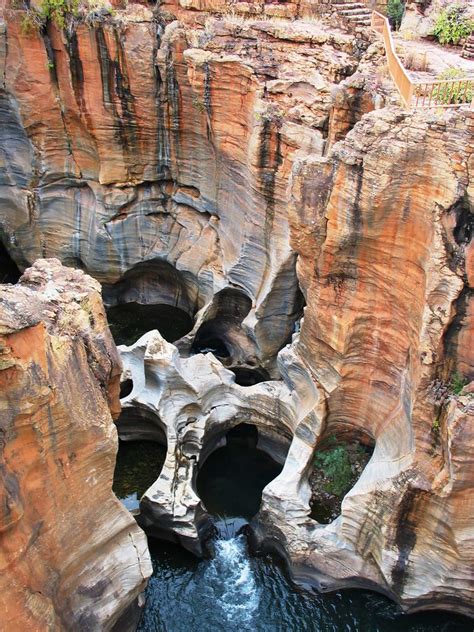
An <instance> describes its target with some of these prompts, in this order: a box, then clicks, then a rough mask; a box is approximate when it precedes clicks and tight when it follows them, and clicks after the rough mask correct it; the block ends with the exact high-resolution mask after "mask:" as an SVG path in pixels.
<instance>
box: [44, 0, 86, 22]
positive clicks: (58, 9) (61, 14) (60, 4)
mask: <svg viewBox="0 0 474 632" xmlns="http://www.w3.org/2000/svg"><path fill="white" fill-rule="evenodd" d="M78 8H79V0H43V2H42V4H41V11H40V13H41V16H42V17H43V19H44V20H45V21H47V20H51V21H52V22H54V23H55V24H56V26H57V27H58V28H60V29H63V28H64V27H65V26H66V17H67V16H68V15H77V12H78Z"/></svg>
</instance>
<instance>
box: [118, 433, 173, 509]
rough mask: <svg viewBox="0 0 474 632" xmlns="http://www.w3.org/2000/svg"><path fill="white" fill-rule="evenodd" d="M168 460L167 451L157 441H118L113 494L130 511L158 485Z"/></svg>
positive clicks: (136, 507) (137, 506)
mask: <svg viewBox="0 0 474 632" xmlns="http://www.w3.org/2000/svg"><path fill="white" fill-rule="evenodd" d="M165 458H166V447H165V446H164V445H161V444H160V443H157V442H156V441H119V449H118V453H117V461H116V464H115V472H114V481H113V490H114V492H115V495H116V496H117V498H118V499H119V500H120V501H121V502H122V504H123V505H125V507H126V508H127V509H128V510H129V511H137V510H138V509H139V505H140V498H141V497H142V496H143V494H144V493H145V492H146V490H147V489H148V488H149V487H150V486H151V485H152V484H153V483H154V482H155V481H156V479H157V478H158V477H159V475H160V472H161V470H162V468H163V464H164V462H165Z"/></svg>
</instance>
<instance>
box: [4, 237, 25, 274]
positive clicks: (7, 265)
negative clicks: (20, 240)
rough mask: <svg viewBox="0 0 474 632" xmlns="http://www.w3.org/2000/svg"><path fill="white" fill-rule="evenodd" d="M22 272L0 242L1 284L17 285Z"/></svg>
mask: <svg viewBox="0 0 474 632" xmlns="http://www.w3.org/2000/svg"><path fill="white" fill-rule="evenodd" d="M20 277H21V272H20V270H19V268H18V266H17V265H16V263H15V262H14V261H13V259H12V258H11V257H10V254H9V253H8V250H7V249H6V248H5V246H4V244H3V242H2V241H0V283H17V281H18V279H19V278H20Z"/></svg>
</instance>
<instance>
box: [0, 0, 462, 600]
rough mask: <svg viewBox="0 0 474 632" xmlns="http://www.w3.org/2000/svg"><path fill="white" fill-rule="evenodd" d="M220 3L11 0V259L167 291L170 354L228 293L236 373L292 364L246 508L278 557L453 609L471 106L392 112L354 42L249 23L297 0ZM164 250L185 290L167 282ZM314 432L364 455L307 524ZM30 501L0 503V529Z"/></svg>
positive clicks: (3, 202) (219, 314) (2, 97)
mask: <svg viewBox="0 0 474 632" xmlns="http://www.w3.org/2000/svg"><path fill="white" fill-rule="evenodd" d="M222 4H223V3H221V2H218V1H216V2H214V1H211V0H210V1H209V2H208V1H206V0H189V1H188V0H181V1H180V2H175V1H170V2H165V3H161V10H162V11H161V13H160V12H159V13H157V14H156V15H155V16H153V14H152V13H151V11H150V10H148V9H147V8H146V7H143V6H137V5H131V6H130V8H129V9H128V10H127V11H118V12H117V14H116V15H115V16H109V17H107V18H104V19H103V20H101V21H99V22H98V23H97V24H95V25H93V26H91V27H90V28H89V27H87V26H86V25H84V24H81V25H79V26H78V27H77V28H76V29H75V30H72V31H65V32H59V31H58V29H56V28H55V27H54V26H53V25H51V24H50V25H49V26H48V29H47V34H46V35H45V36H42V35H40V34H37V33H36V34H35V33H33V34H29V35H28V36H26V35H24V34H22V33H21V30H20V28H19V16H18V14H17V13H18V12H14V11H12V12H10V13H8V14H7V13H5V25H4V27H3V29H0V60H1V65H0V68H1V69H2V70H3V73H0V76H2V77H4V81H3V84H2V87H1V89H0V120H2V121H3V122H5V124H4V125H3V126H2V127H0V148H1V150H2V154H1V155H2V156H4V159H3V160H4V162H3V163H2V177H3V179H2V180H1V181H0V225H1V230H2V232H1V236H2V240H3V241H4V243H5V246H6V248H7V249H8V251H9V252H10V253H11V255H12V257H14V258H15V260H16V261H17V263H18V264H19V265H20V267H22V268H23V267H25V266H26V265H27V264H29V263H31V262H33V261H34V260H35V259H36V258H38V257H44V256H55V257H58V258H59V259H60V260H61V261H63V262H64V263H67V264H69V265H73V266H76V267H80V268H83V269H85V270H86V271H88V272H89V273H90V274H91V275H92V276H93V277H95V278H96V279H98V280H99V281H101V282H103V283H104V296H105V294H106V291H107V296H109V295H110V296H113V295H114V291H115V289H116V288H117V285H116V284H117V282H119V281H120V282H123V280H124V279H126V278H132V277H133V278H134V279H135V280H136V285H135V286H133V284H132V286H131V287H130V288H127V291H128V292H129V295H130V296H132V297H135V299H137V300H139V301H142V302H145V303H146V302H147V301H151V298H150V297H151V295H152V292H151V290H149V289H147V288H149V287H151V286H153V288H152V289H153V296H154V299H153V300H154V301H155V302H160V300H161V301H163V302H165V303H166V302H168V303H171V302H173V304H175V305H177V304H178V301H179V300H182V297H183V296H184V297H185V299H186V300H185V301H184V300H183V304H184V303H185V304H186V309H187V310H188V313H189V315H190V316H191V317H192V318H193V319H194V328H193V331H192V332H191V333H190V334H189V336H188V337H186V338H185V339H184V341H183V340H182V341H181V342H180V349H181V351H182V352H183V353H187V352H189V349H190V348H191V346H192V344H193V342H195V340H196V338H197V334H198V333H199V331H201V327H205V326H206V324H207V325H209V323H211V322H214V321H219V322H221V321H224V322H226V319H227V320H228V319H229V313H228V311H229V308H228V306H229V305H230V306H231V307H232V309H233V310H234V312H238V316H239V318H237V319H235V320H237V321H238V322H237V324H235V326H234V330H233V331H232V332H231V334H229V336H228V339H226V342H229V346H234V347H240V349H239V353H235V355H236V356H237V359H238V362H237V364H238V365H239V367H240V368H242V367H244V368H245V369H251V368H255V366H257V365H259V366H260V368H263V369H265V370H266V371H268V373H269V374H270V375H271V376H272V377H274V378H276V379H279V378H281V377H282V376H283V377H284V379H285V385H287V386H288V388H289V389H290V391H291V393H292V394H291V396H289V397H288V398H287V401H286V400H285V403H288V401H290V402H294V401H297V402H298V406H296V405H295V409H297V410H296V412H294V411H293V412H294V419H292V421H294V425H293V426H292V428H293V429H294V438H293V442H292V445H291V447H290V451H289V456H288V460H287V464H288V465H287V466H285V469H284V471H283V473H282V475H281V476H282V478H280V479H279V481H280V482H279V484H275V486H274V487H273V488H272V487H270V488H269V490H267V492H266V494H264V502H263V510H262V516H261V518H262V520H261V522H262V524H263V523H264V522H265V520H266V521H267V524H268V521H270V522H271V524H272V525H277V526H278V528H279V529H280V530H281V532H282V533H283V534H284V536H285V547H286V550H287V552H288V555H289V558H290V560H291V561H292V562H293V569H294V570H295V572H296V573H297V572H298V571H301V573H302V574H303V575H304V576H305V578H306V579H307V578H308V576H311V573H313V574H314V576H316V577H322V576H324V578H325V581H324V583H325V586H326V588H327V587H331V586H332V587H337V586H346V585H358V586H371V587H377V588H378V589H379V590H381V591H383V592H385V593H387V594H389V595H390V596H392V597H393V598H395V599H397V600H398V601H399V602H401V603H402V604H403V605H404V606H406V607H407V608H411V609H417V608H423V607H441V606H443V607H450V608H455V609H458V610H460V611H463V612H466V611H467V607H468V606H467V605H466V604H468V603H469V600H471V599H472V583H471V579H470V568H471V567H472V563H473V552H472V551H473V538H474V536H473V533H472V529H471V528H470V527H469V525H468V519H469V516H470V515H472V507H470V506H469V503H468V497H469V491H470V488H472V485H473V473H472V467H471V466H470V462H469V457H468V456H467V454H468V453H467V451H466V448H465V447H464V446H468V445H470V443H471V441H472V436H471V435H472V430H471V425H472V395H471V394H469V393H465V394H463V395H462V396H461V397H460V398H458V397H457V396H455V395H454V394H453V393H449V386H448V385H449V382H450V380H451V379H452V377H453V374H454V373H455V372H456V371H460V372H461V373H462V375H463V376H464V378H465V379H466V380H469V379H472V378H473V377H474V374H473V362H474V352H473V347H472V344H471V339H472V330H473V316H472V314H473V308H472V283H473V265H472V261H473V256H472V252H473V251H472V240H471V237H472V210H473V199H474V190H473V180H472V173H474V164H473V158H472V152H471V147H472V145H473V138H474V118H473V114H472V112H470V111H468V110H467V109H462V110H459V111H452V112H446V113H444V114H442V113H434V112H433V113H425V114H423V113H416V114H415V113H412V114H408V113H406V112H404V111H402V110H401V109H400V108H399V107H397V101H396V96H394V94H393V91H391V89H390V87H388V88H387V87H386V85H385V83H384V81H383V80H381V79H380V68H381V66H382V65H383V63H384V62H383V59H382V58H381V56H380V47H378V46H377V45H374V46H372V47H371V48H370V49H369V50H367V51H366V49H367V46H368V40H369V39H370V35H367V37H366V38H365V39H364V38H362V39H358V38H354V37H352V36H351V35H348V34H346V33H343V32H340V31H338V30H334V29H330V28H328V27H325V26H324V25H323V26H320V25H318V24H314V22H305V21H302V20H297V21H294V22H289V21H281V20H271V19H263V18H264V17H265V15H266V16H267V17H268V16H269V15H270V14H271V12H272V11H273V12H277V13H278V11H279V12H280V14H282V13H284V12H285V11H287V12H288V13H289V14H291V15H296V14H298V11H299V12H300V15H303V13H301V12H302V11H308V12H310V7H311V5H312V4H313V3H312V2H310V1H308V2H301V3H284V4H283V3H281V6H280V3H279V4H274V3H264V2H261V3H236V5H235V8H236V11H237V13H238V14H239V15H248V16H250V15H251V14H252V11H253V10H254V9H255V8H256V9H257V13H258V15H257V18H256V19H242V18H241V17H235V16H232V15H231V16H229V17H228V18H223V19H220V18H219V19H218V18H216V17H215V16H214V17H213V16H212V15H207V14H204V13H203V12H204V11H209V12H211V13H219V11H221V10H222ZM251 4H252V5H254V6H253V8H252V6H251ZM305 7H306V8H305ZM173 13H174V14H175V15H176V16H177V17H178V18H179V20H178V21H172V17H173V15H172V14H173ZM142 264H145V266H144V267H140V266H141V265H142ZM164 265H166V266H169V268H167V270H168V271H169V269H171V270H172V271H173V272H172V274H171V273H170V275H169V277H167V283H168V281H169V278H171V277H173V278H176V279H178V281H176V288H177V289H176V288H175V290H176V291H175V292H173V291H172V290H170V286H171V282H169V283H168V285H167V287H166V292H165V291H164V290H163V291H162V296H160V289H159V285H160V284H159V283H158V282H156V278H162V277H160V274H162V273H163V266H164ZM153 266H155V267H153ZM160 266H161V267H160ZM140 270H141V271H142V272H143V273H142V272H140ZM158 271H159V273H158ZM127 274H129V275H131V277H126V275H127ZM140 275H141V276H140ZM173 275H174V276H173ZM154 280H155V283H154V285H153V281H154ZM178 290H179V291H178ZM222 291H224V294H220V293H221V292H222ZM134 292H135V294H134ZM225 292H227V294H226V293H225ZM170 296H171V297H172V299H170V298H169V297H170ZM178 297H179V298H178ZM303 297H304V300H303ZM117 300H118V299H117ZM304 302H305V303H306V307H305V309H304V319H303V320H302V321H301V327H299V325H296V326H295V324H296V323H298V322H299V320H300V317H301V314H302V307H303V303H304ZM226 309H227V311H226ZM234 316H235V314H234ZM214 325H215V322H214ZM41 331H42V330H41V328H40V329H38V331H36V329H35V330H34V331H32V333H31V334H29V335H32V336H33V335H34V336H41V335H43V334H41ZM292 334H296V335H294V336H293V337H292ZM289 343H290V344H289ZM19 344H20V343H19ZM287 344H289V346H286V347H285V345H287ZM28 348H29V345H28ZM38 348H39V349H41V345H39V347H38ZM283 348H285V349H284V351H282V349H283ZM243 350H244V351H245V352H244V351H243ZM278 353H280V356H279V358H278V362H277V355H278ZM47 357H48V356H47ZM37 362H38V363H39V365H41V358H38V360H37ZM285 388H286V386H285ZM64 391H65V392H67V389H66V388H64ZM21 392H23V393H28V389H26V390H24V391H21ZM295 393H296V395H295ZM145 395H146V393H145ZM24 397H25V399H27V397H26V395H24ZM275 397H276V396H275ZM18 398H19V399H21V397H20V395H18ZM86 403H87V405H89V403H88V402H80V406H86ZM78 405H79V403H78ZM81 410H82V409H81ZM272 410H273V409H272ZM293 412H292V414H293ZM174 421H175V420H171V421H170V424H171V425H172V424H173V423H174ZM190 432H191V429H190ZM331 434H335V435H340V436H344V435H349V436H350V435H354V436H356V437H359V438H361V439H363V440H367V441H371V442H374V443H375V451H374V455H373V457H372V459H371V460H370V462H369V464H368V465H367V467H366V469H365V470H364V473H363V475H362V477H361V478H360V480H359V482H358V483H357V484H356V485H355V486H354V488H353V489H352V490H351V491H350V492H349V494H348V495H347V496H346V498H345V499H344V501H343V504H342V513H341V516H340V517H339V518H338V519H337V520H335V521H334V522H333V523H331V524H330V525H321V524H318V523H317V522H316V521H314V520H312V519H311V518H310V517H309V504H308V498H309V493H307V491H308V476H309V470H310V468H311V467H312V461H313V455H314V450H315V448H316V447H317V446H318V444H319V441H320V440H321V439H322V438H324V437H327V436H328V435H329V436H330V435H331ZM104 458H105V459H107V458H109V457H107V456H106V457H104ZM61 467H62V466H61ZM290 474H291V476H290ZM109 476H111V474H110V472H109ZM285 476H286V478H285ZM190 485H191V483H190ZM105 487H106V486H105V485H104V489H105ZM191 487H192V486H191ZM165 492H166V494H168V492H169V490H168V489H167V490H165V491H164V492H163V493H165ZM103 493H104V494H105V491H104V492H103ZM170 495H171V496H172V494H171V492H170ZM282 499H283V500H284V502H283V500H282ZM196 503H198V500H196ZM169 505H170V507H174V497H173V498H171V501H170V503H169ZM114 507H115V505H114ZM22 511H23V509H22V507H21V506H20V505H18V506H16V505H15V503H14V502H13V499H12V512H11V517H9V518H8V520H9V521H11V522H12V524H16V522H15V520H16V521H18V516H19V515H21V513H22ZM170 511H171V510H170ZM263 518H265V520H263ZM84 548H85V547H84ZM81 550H82V549H81ZM301 569H303V570H301ZM135 585H136V584H135ZM320 587H323V586H322V584H320ZM64 594H66V592H65V593H64ZM21 611H22V612H23V610H21Z"/></svg>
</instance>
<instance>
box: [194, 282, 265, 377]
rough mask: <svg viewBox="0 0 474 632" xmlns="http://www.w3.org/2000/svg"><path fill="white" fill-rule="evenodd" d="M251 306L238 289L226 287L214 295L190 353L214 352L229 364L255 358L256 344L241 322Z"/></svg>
mask: <svg viewBox="0 0 474 632" xmlns="http://www.w3.org/2000/svg"><path fill="white" fill-rule="evenodd" d="M251 307H252V301H251V299H250V298H249V297H248V296H247V294H245V293H244V292H242V291H241V290H238V289H236V288H225V289H223V290H221V291H220V292H217V294H216V295H215V296H214V299H213V301H212V304H211V305H210V306H209V308H208V310H207V312H206V315H205V320H204V322H203V323H202V325H201V326H200V327H199V329H198V331H197V333H196V336H195V337H194V341H193V344H192V346H191V353H208V352H211V353H213V354H214V355H215V356H216V357H217V358H219V359H221V360H224V361H225V362H224V363H225V364H226V365H229V364H232V363H233V362H235V361H237V360H241V361H243V362H245V361H246V360H247V358H249V357H250V358H252V359H254V352H255V350H254V346H253V343H251V341H250V340H249V338H248V334H247V331H246V330H245V328H244V327H243V326H242V321H243V320H244V318H245V317H246V316H247V314H248V313H249V311H250V309H251Z"/></svg>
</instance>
